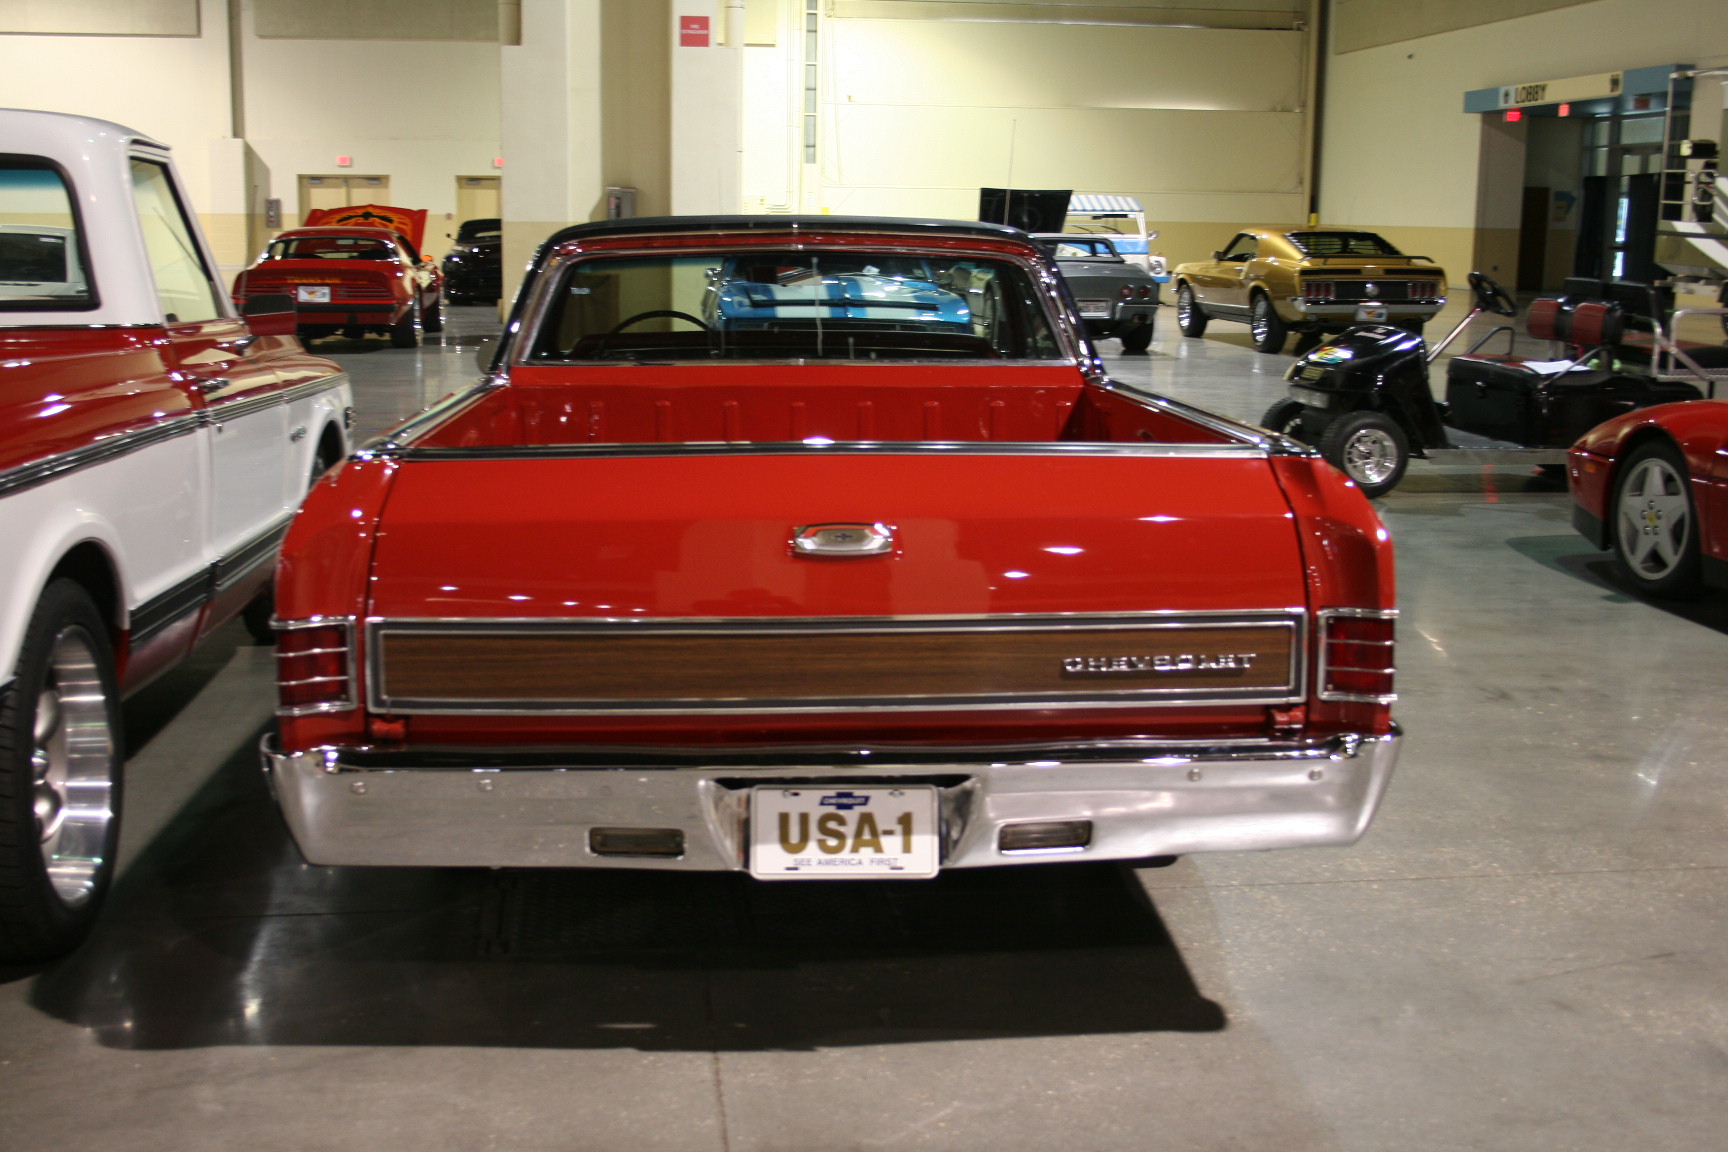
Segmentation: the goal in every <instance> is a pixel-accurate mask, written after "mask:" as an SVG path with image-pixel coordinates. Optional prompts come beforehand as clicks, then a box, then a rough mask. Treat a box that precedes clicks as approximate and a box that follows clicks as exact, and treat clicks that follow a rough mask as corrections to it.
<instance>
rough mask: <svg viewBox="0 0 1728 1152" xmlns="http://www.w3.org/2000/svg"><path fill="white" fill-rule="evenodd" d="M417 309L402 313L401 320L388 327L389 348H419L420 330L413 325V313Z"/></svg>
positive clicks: (417, 308) (417, 309)
mask: <svg viewBox="0 0 1728 1152" xmlns="http://www.w3.org/2000/svg"><path fill="white" fill-rule="evenodd" d="M418 311H419V307H418V306H416V307H413V308H410V309H408V311H407V312H405V313H403V315H402V319H401V320H399V321H397V322H396V323H395V324H392V325H391V326H390V347H392V348H418V347H420V329H419V327H417V326H416V325H415V323H414V321H415V319H416V317H415V313H416V312H418Z"/></svg>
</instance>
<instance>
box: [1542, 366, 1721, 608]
mask: <svg viewBox="0 0 1728 1152" xmlns="http://www.w3.org/2000/svg"><path fill="white" fill-rule="evenodd" d="M1567 481H1568V483H1569V484H1570V485H1571V488H1572V499H1573V500H1574V501H1575V502H1576V505H1577V506H1576V507H1575V508H1574V509H1573V510H1572V522H1573V524H1574V525H1575V526H1576V527H1577V529H1578V531H1579V532H1581V533H1583V535H1584V536H1585V538H1586V539H1588V540H1589V541H1590V542H1591V543H1592V544H1595V545H1596V547H1598V548H1612V549H1613V550H1614V559H1615V560H1616V562H1617V563H1618V564H1619V567H1620V570H1621V572H1623V573H1624V574H1625V576H1626V579H1627V580H1628V581H1629V582H1630V583H1631V584H1632V585H1633V586H1634V587H1636V588H1637V589H1639V590H1640V591H1642V592H1645V593H1647V594H1648V595H1651V596H1662V597H1667V598H1669V599H1685V598H1689V597H1692V596H1697V595H1699V594H1701V593H1703V592H1705V591H1706V590H1708V589H1709V588H1712V587H1715V588H1728V400H1689V401H1685V402H1683V403H1679V404H1662V405H1658V406H1656V407H1654V408H1642V409H1639V410H1638V411H1636V412H1628V413H1626V414H1625V415H1624V416H1619V417H1616V418H1615V419H1613V420H1609V421H1608V422H1607V423H1605V424H1600V425H1598V426H1596V427H1595V428H1592V429H1591V430H1590V431H1589V432H1587V433H1585V434H1584V436H1583V438H1582V439H1580V440H1579V441H1578V443H1577V444H1575V445H1573V447H1572V454H1571V459H1570V461H1569V462H1568V465H1567Z"/></svg>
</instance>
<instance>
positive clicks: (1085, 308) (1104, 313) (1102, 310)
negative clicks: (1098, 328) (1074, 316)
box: [1080, 300, 1110, 320]
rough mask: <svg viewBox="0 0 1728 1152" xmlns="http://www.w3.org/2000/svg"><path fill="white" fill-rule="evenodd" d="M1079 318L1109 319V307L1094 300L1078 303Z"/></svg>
mask: <svg viewBox="0 0 1728 1152" xmlns="http://www.w3.org/2000/svg"><path fill="white" fill-rule="evenodd" d="M1080 316H1081V318H1082V319H1086V320H1108V319H1110V305H1109V304H1107V303H1100V302H1098V301H1095V300H1082V301H1080Z"/></svg>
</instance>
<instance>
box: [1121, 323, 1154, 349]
mask: <svg viewBox="0 0 1728 1152" xmlns="http://www.w3.org/2000/svg"><path fill="white" fill-rule="evenodd" d="M1121 337H1122V351H1123V352H1124V353H1126V354H1128V355H1130V356H1140V355H1143V354H1144V353H1145V351H1146V349H1148V348H1150V347H1152V321H1150V320H1147V321H1146V322H1145V323H1143V324H1129V325H1127V326H1125V327H1124V328H1123V329H1122V332H1121Z"/></svg>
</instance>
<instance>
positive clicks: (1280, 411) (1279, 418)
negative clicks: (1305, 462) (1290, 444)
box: [1260, 396, 1308, 440]
mask: <svg viewBox="0 0 1728 1152" xmlns="http://www.w3.org/2000/svg"><path fill="white" fill-rule="evenodd" d="M1307 411H1308V405H1306V404H1304V403H1302V401H1300V400H1292V399H1291V398H1289V397H1288V396H1287V397H1285V398H1284V399H1282V400H1280V401H1278V402H1277V403H1276V404H1274V405H1272V407H1270V408H1268V409H1266V415H1264V416H1262V417H1260V427H1262V428H1270V429H1271V430H1272V431H1274V432H1280V433H1282V434H1284V435H1285V436H1294V437H1295V438H1296V439H1298V440H1300V439H1301V438H1302V416H1303V413H1305V412H1307Z"/></svg>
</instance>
